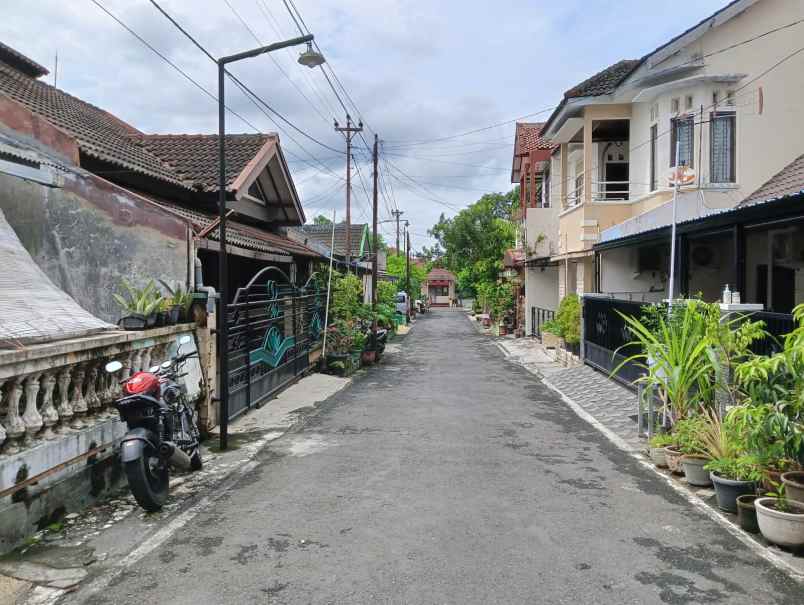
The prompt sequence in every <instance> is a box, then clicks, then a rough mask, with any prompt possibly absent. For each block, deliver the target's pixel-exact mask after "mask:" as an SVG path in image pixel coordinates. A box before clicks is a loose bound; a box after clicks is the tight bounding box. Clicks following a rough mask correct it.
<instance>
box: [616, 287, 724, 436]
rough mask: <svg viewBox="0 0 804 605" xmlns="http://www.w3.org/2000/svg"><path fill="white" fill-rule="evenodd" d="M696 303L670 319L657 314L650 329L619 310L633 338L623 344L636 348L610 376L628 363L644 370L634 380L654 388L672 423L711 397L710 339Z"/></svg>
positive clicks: (684, 416) (691, 303) (687, 306)
mask: <svg viewBox="0 0 804 605" xmlns="http://www.w3.org/2000/svg"><path fill="white" fill-rule="evenodd" d="M697 306H698V305H697V304H694V303H693V302H690V303H688V304H685V305H684V308H683V309H682V310H680V311H678V312H677V315H676V316H675V317H673V319H672V320H668V319H665V318H664V317H663V316H662V315H659V316H658V317H657V319H656V324H657V325H656V327H655V329H653V330H651V329H650V328H649V327H648V326H646V325H645V323H643V322H642V321H640V320H639V319H637V318H635V317H631V316H629V315H624V314H622V313H620V316H621V317H622V318H623V320H624V321H625V323H626V326H627V328H628V330H629V331H630V332H631V334H632V335H633V337H634V340H633V341H631V342H629V343H628V344H626V345H624V347H634V348H638V349H639V352H638V353H635V354H633V355H631V356H629V357H627V358H626V359H625V360H624V361H622V363H620V365H618V366H617V367H616V368H615V369H614V370H613V371H612V375H614V374H616V373H617V372H618V371H619V370H620V368H622V367H623V366H624V365H625V364H628V363H633V364H634V365H636V366H637V367H640V368H642V369H644V370H645V374H644V375H643V376H641V377H640V378H638V379H637V380H636V382H637V383H642V384H645V385H646V386H650V387H654V388H656V389H657V390H658V395H659V397H660V399H661V400H662V402H663V405H664V408H665V413H666V414H667V415H669V416H670V420H671V422H673V423H674V422H676V421H677V420H679V419H681V418H686V417H687V416H689V414H690V413H691V412H692V411H693V410H694V409H696V408H697V406H698V404H699V403H709V402H711V400H712V396H713V392H712V385H713V380H712V378H713V368H712V365H711V363H710V357H709V353H708V348H709V346H710V343H711V341H710V339H709V338H708V337H707V335H706V330H705V326H704V323H703V319H702V316H701V315H700V313H698V311H697ZM624 347H620V349H622V348H624ZM620 349H618V351H619V350H620ZM615 353H616V352H615Z"/></svg>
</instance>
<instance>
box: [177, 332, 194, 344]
mask: <svg viewBox="0 0 804 605" xmlns="http://www.w3.org/2000/svg"><path fill="white" fill-rule="evenodd" d="M191 340H192V338H191V337H190V336H189V335H187V334H185V335H184V336H182V337H181V338H179V344H180V345H186V344H188V343H189V342H190V341H191Z"/></svg>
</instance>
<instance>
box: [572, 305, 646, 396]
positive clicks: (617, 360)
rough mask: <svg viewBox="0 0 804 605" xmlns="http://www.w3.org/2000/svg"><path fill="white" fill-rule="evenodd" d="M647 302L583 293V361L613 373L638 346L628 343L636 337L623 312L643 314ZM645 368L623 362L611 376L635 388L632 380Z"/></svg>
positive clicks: (607, 373)
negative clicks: (629, 327)
mask: <svg viewBox="0 0 804 605" xmlns="http://www.w3.org/2000/svg"><path fill="white" fill-rule="evenodd" d="M644 304H645V303H641V302H632V301H628V300H619V299H614V298H602V297H600V298H598V297H584V299H583V322H584V336H583V338H584V363H586V364H587V365H590V366H592V367H594V368H597V369H598V370H600V371H602V372H605V373H606V375H610V374H611V373H612V372H613V371H614V369H615V368H617V367H618V366H620V364H621V363H622V362H623V361H624V360H625V359H627V358H628V357H630V356H631V355H633V354H634V353H638V352H639V350H638V349H637V348H635V347H634V346H633V345H628V343H629V342H631V341H632V340H633V338H632V337H631V333H630V332H629V331H628V328H627V325H626V323H625V321H624V320H623V318H622V316H621V315H620V313H622V314H623V315H630V316H633V317H640V316H641V315H642V307H643V305H644ZM643 373H644V371H643V370H642V369H641V368H639V367H638V366H636V365H635V364H634V363H631V362H629V363H626V364H625V365H623V366H622V367H621V368H620V369H619V370H618V371H617V372H616V373H615V374H614V375H612V378H614V379H616V380H617V381H619V382H622V383H623V384H625V385H626V386H628V387H629V388H632V389H635V388H636V387H634V386H633V385H632V383H633V381H634V380H636V379H637V378H639V377H640V376H641V375H642V374H643Z"/></svg>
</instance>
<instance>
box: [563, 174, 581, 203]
mask: <svg viewBox="0 0 804 605" xmlns="http://www.w3.org/2000/svg"><path fill="white" fill-rule="evenodd" d="M582 202H583V172H580V173H578V174H577V175H576V176H575V187H574V188H573V189H571V190H569V191H568V192H567V199H566V200H564V208H574V207H575V206H577V205H578V204H580V203H582Z"/></svg>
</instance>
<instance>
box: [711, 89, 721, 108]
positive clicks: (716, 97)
mask: <svg viewBox="0 0 804 605" xmlns="http://www.w3.org/2000/svg"><path fill="white" fill-rule="evenodd" d="M719 100H720V93H718V91H717V90H716V91H714V92H713V93H712V107H717V103H718V101H719Z"/></svg>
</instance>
